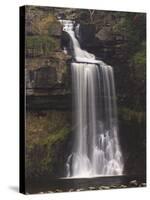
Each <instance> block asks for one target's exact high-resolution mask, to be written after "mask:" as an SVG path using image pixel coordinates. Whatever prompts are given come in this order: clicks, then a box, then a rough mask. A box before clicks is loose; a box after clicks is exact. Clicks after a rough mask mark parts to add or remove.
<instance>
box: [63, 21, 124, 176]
mask: <svg viewBox="0 0 150 200" xmlns="http://www.w3.org/2000/svg"><path fill="white" fill-rule="evenodd" d="M60 21H61V23H62V24H63V25H64V31H66V32H67V33H68V34H69V35H70V38H71V41H72V45H73V50H74V58H75V62H73V63H72V65H71V68H72V84H73V110H74V117H73V118H74V121H73V123H74V124H75V127H76V128H75V138H74V148H73V151H72V154H71V155H70V156H69V157H68V160H67V163H66V167H67V177H80V178H81V177H91V176H100V175H101V176H105V175H106V176H107V175H110V176H113V175H121V174H122V173H123V159H122V153H121V149H120V145H119V139H118V122H117V106H116V94H115V83H114V74H113V68H112V67H111V66H108V65H106V64H105V63H104V62H102V61H100V60H96V59H95V56H94V55H93V54H91V53H88V52H87V51H85V50H82V49H81V47H80V44H79V42H78V40H77V38H76V37H75V31H74V30H73V27H74V22H73V21H69V20H60ZM77 28H79V25H78V26H77ZM78 37H79V35H78Z"/></svg>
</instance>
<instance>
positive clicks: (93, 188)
mask: <svg viewBox="0 0 150 200" xmlns="http://www.w3.org/2000/svg"><path fill="white" fill-rule="evenodd" d="M88 189H89V190H95V189H96V188H95V187H88Z"/></svg>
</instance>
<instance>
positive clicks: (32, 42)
mask: <svg viewBox="0 0 150 200" xmlns="http://www.w3.org/2000/svg"><path fill="white" fill-rule="evenodd" d="M25 44H26V53H27V54H28V53H30V52H31V54H32V53H33V56H34V55H35V56H36V55H37V56H38V55H44V56H47V55H49V54H50V52H51V51H54V50H56V49H58V48H59V43H58V41H57V40H55V39H53V38H52V37H50V36H26V43H25Z"/></svg>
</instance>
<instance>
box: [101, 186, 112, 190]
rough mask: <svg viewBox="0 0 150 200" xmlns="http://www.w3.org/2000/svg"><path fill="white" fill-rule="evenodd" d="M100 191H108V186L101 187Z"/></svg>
mask: <svg viewBox="0 0 150 200" xmlns="http://www.w3.org/2000/svg"><path fill="white" fill-rule="evenodd" d="M101 189H104V190H108V189H110V187H109V186H101Z"/></svg>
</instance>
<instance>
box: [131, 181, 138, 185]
mask: <svg viewBox="0 0 150 200" xmlns="http://www.w3.org/2000/svg"><path fill="white" fill-rule="evenodd" d="M129 184H130V185H131V186H138V182H137V180H133V181H130V182H129Z"/></svg>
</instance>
